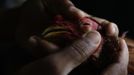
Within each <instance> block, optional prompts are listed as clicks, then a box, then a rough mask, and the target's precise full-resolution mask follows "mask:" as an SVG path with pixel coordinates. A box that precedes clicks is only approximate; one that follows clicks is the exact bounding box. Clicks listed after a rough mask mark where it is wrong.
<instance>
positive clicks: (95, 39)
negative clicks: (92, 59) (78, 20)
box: [84, 31, 101, 44]
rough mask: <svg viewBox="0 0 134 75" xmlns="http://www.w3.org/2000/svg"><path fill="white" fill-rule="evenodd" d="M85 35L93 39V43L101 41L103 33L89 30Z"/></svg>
mask: <svg viewBox="0 0 134 75" xmlns="http://www.w3.org/2000/svg"><path fill="white" fill-rule="evenodd" d="M84 37H86V38H87V39H89V40H91V41H92V42H93V43H95V44H98V43H99V42H100V41H101V35H100V33H99V32H97V31H90V32H87V33H86V34H85V35H84Z"/></svg>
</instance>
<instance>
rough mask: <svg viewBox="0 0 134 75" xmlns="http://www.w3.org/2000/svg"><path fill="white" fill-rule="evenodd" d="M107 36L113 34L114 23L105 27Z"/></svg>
mask: <svg viewBox="0 0 134 75" xmlns="http://www.w3.org/2000/svg"><path fill="white" fill-rule="evenodd" d="M106 30H107V35H108V36H113V35H114V34H115V26H114V23H110V24H109V25H108V27H107V29H106Z"/></svg>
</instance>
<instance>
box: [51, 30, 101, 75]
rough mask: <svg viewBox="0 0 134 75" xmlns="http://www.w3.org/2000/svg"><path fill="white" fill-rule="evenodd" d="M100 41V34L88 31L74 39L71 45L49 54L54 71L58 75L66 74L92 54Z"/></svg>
mask: <svg viewBox="0 0 134 75" xmlns="http://www.w3.org/2000/svg"><path fill="white" fill-rule="evenodd" d="M100 41H101V36H100V34H99V32H97V31H90V32H88V33H86V34H85V35H84V37H82V38H81V39H79V40H77V41H75V42H74V43H73V44H72V45H71V46H69V47H67V48H65V49H64V50H63V51H61V52H59V53H56V54H54V55H51V56H50V59H51V60H52V61H51V62H53V63H54V64H53V65H54V67H56V71H58V73H59V71H60V73H61V74H59V75H67V74H68V73H69V72H70V71H71V70H73V69H74V68H75V67H77V66H78V65H80V64H81V63H82V62H84V61H85V60H86V59H87V58H88V57H89V56H90V55H92V54H93V53H94V52H95V50H96V49H97V47H98V46H99V44H100Z"/></svg>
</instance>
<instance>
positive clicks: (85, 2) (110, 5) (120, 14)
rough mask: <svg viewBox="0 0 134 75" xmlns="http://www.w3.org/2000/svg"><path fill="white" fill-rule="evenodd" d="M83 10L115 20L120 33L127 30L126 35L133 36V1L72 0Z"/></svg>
mask: <svg viewBox="0 0 134 75" xmlns="http://www.w3.org/2000/svg"><path fill="white" fill-rule="evenodd" d="M72 1H73V3H74V4H75V5H76V6H77V7H78V8H80V9H82V10H84V11H85V12H87V13H89V14H91V15H94V16H97V17H101V18H105V19H107V20H109V21H112V22H115V23H116V24H117V25H118V27H119V29H120V33H123V32H124V31H129V32H128V34H127V36H128V37H131V38H132V39H133V38H134V28H133V25H134V21H133V17H134V15H133V10H134V8H133V2H132V1H129V0H72Z"/></svg>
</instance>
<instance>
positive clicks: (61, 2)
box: [16, 0, 128, 75]
mask: <svg viewBox="0 0 134 75" xmlns="http://www.w3.org/2000/svg"><path fill="white" fill-rule="evenodd" d="M55 9H56V10H55ZM21 13H22V14H21V17H20V18H21V20H20V24H19V26H18V28H17V33H16V35H17V36H16V39H17V40H18V43H20V44H21V45H22V46H23V47H29V46H30V47H31V49H33V48H35V47H36V48H37V49H35V50H33V54H34V56H35V57H37V58H39V59H38V60H37V61H35V62H31V63H29V64H27V65H25V66H24V67H22V69H20V71H19V72H18V75H67V74H69V73H70V72H71V71H72V70H73V69H74V68H76V67H77V66H78V65H80V64H81V63H83V62H84V61H85V60H86V59H87V58H89V57H90V56H92V55H97V54H99V53H100V51H97V52H96V49H97V48H98V46H99V45H100V43H101V40H102V38H101V34H100V33H99V32H98V31H95V30H92V31H91V32H88V33H83V37H82V38H81V39H77V40H75V42H74V43H72V44H70V46H68V47H67V48H64V49H62V50H61V51H57V50H59V49H60V47H57V46H56V45H55V44H53V43H51V42H49V41H47V40H45V39H42V38H40V37H38V36H39V35H40V34H41V33H42V31H43V30H44V28H46V27H48V25H49V24H50V20H52V17H54V16H55V15H57V14H62V15H64V17H65V18H67V19H68V20H69V21H71V22H74V23H76V24H78V25H79V20H80V19H81V18H83V17H85V16H88V17H90V18H92V19H94V20H96V21H97V22H98V23H99V24H100V25H101V26H102V27H103V28H104V30H105V33H104V34H105V35H107V36H109V37H115V38H117V37H118V33H119V31H118V28H117V25H116V24H114V23H112V22H109V21H107V20H105V19H100V18H97V17H93V16H90V15H88V14H86V13H84V12H83V11H81V10H80V9H78V8H76V7H75V6H74V5H73V4H72V3H71V1H69V0H42V1H41V0H29V1H28V2H27V3H25V4H24V5H23V7H22V10H21ZM24 29H25V30H24ZM118 41H119V49H120V51H119V53H118V54H119V55H118V59H117V60H118V61H117V62H115V63H111V64H110V65H108V67H107V68H105V70H104V71H102V72H100V74H102V75H127V65H128V49H127V45H126V42H125V41H124V40H123V38H119V40H118ZM38 46H39V47H41V48H42V49H43V51H40V50H42V49H39V47H38ZM45 50H46V51H45ZM48 51H49V52H48ZM46 52H48V53H49V54H47V57H46V56H45V55H44V54H46ZM38 53H39V54H38ZM40 57H41V58H40ZM89 68H90V67H89Z"/></svg>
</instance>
